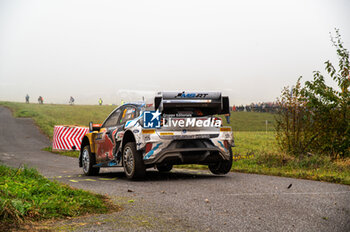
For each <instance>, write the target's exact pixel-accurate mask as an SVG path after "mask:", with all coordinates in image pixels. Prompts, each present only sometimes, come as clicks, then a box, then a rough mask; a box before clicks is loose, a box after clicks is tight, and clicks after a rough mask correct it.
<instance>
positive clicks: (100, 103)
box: [98, 98, 103, 106]
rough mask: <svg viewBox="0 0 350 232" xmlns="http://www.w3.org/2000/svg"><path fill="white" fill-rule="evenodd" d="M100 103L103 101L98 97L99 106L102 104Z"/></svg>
mask: <svg viewBox="0 0 350 232" xmlns="http://www.w3.org/2000/svg"><path fill="white" fill-rule="evenodd" d="M102 103H103V101H102V99H101V98H100V99H99V100H98V104H99V105H100V106H102Z"/></svg>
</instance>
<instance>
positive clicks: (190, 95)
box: [175, 91, 208, 98]
mask: <svg viewBox="0 0 350 232" xmlns="http://www.w3.org/2000/svg"><path fill="white" fill-rule="evenodd" d="M207 95H208V93H186V92H185V91H183V92H182V93H178V94H177V95H176V96H175V98H205V97H206V96H207Z"/></svg>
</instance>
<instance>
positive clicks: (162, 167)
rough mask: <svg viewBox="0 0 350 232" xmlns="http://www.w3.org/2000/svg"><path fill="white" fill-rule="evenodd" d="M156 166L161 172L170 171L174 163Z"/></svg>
mask: <svg viewBox="0 0 350 232" xmlns="http://www.w3.org/2000/svg"><path fill="white" fill-rule="evenodd" d="M156 168H157V170H158V171H159V172H170V171H171V169H173V165H172V164H163V165H157V166H156Z"/></svg>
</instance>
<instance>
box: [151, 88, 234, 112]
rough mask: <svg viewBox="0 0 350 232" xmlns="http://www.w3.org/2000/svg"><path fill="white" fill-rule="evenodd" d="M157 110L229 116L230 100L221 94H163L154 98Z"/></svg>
mask: <svg viewBox="0 0 350 232" xmlns="http://www.w3.org/2000/svg"><path fill="white" fill-rule="evenodd" d="M154 107H155V110H159V111H161V112H163V113H168V112H173V111H174V110H183V109H188V108H191V109H202V110H203V109H204V110H205V111H207V112H209V113H210V114H213V115H214V114H229V113H230V106H229V98H228V97H227V96H222V95H221V93H220V92H185V91H183V92H161V93H158V96H156V97H155V98H154Z"/></svg>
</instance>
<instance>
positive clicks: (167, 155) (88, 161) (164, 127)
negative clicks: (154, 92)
mask: <svg viewBox="0 0 350 232" xmlns="http://www.w3.org/2000/svg"><path fill="white" fill-rule="evenodd" d="M220 114H229V100H228V97H224V96H221V93H219V92H195V93H193V92H163V93H159V95H158V96H156V97H155V101H154V109H153V110H150V109H148V108H147V107H146V104H145V103H128V104H124V105H122V106H120V107H118V108H116V109H115V110H114V111H113V112H112V113H111V114H110V115H109V116H108V118H107V119H106V120H105V121H104V123H103V124H102V125H100V124H92V123H90V132H89V133H87V134H86V135H85V137H84V138H83V140H82V144H81V151H80V156H79V166H80V167H82V168H83V171H84V173H85V174H86V175H95V174H98V172H99V170H100V168H101V167H116V166H123V167H124V171H125V174H126V176H127V177H128V178H131V179H136V178H142V177H143V176H144V175H145V172H146V169H147V168H151V167H156V168H157V169H158V170H159V171H160V172H168V171H170V170H171V169H172V167H173V165H176V164H204V165H208V166H209V169H210V171H211V172H212V173H214V174H226V173H228V172H229V171H230V169H231V166H232V147H233V146H234V141H233V135H232V131H231V127H223V126H222V123H221V119H220V118H218V117H216V115H220Z"/></svg>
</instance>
